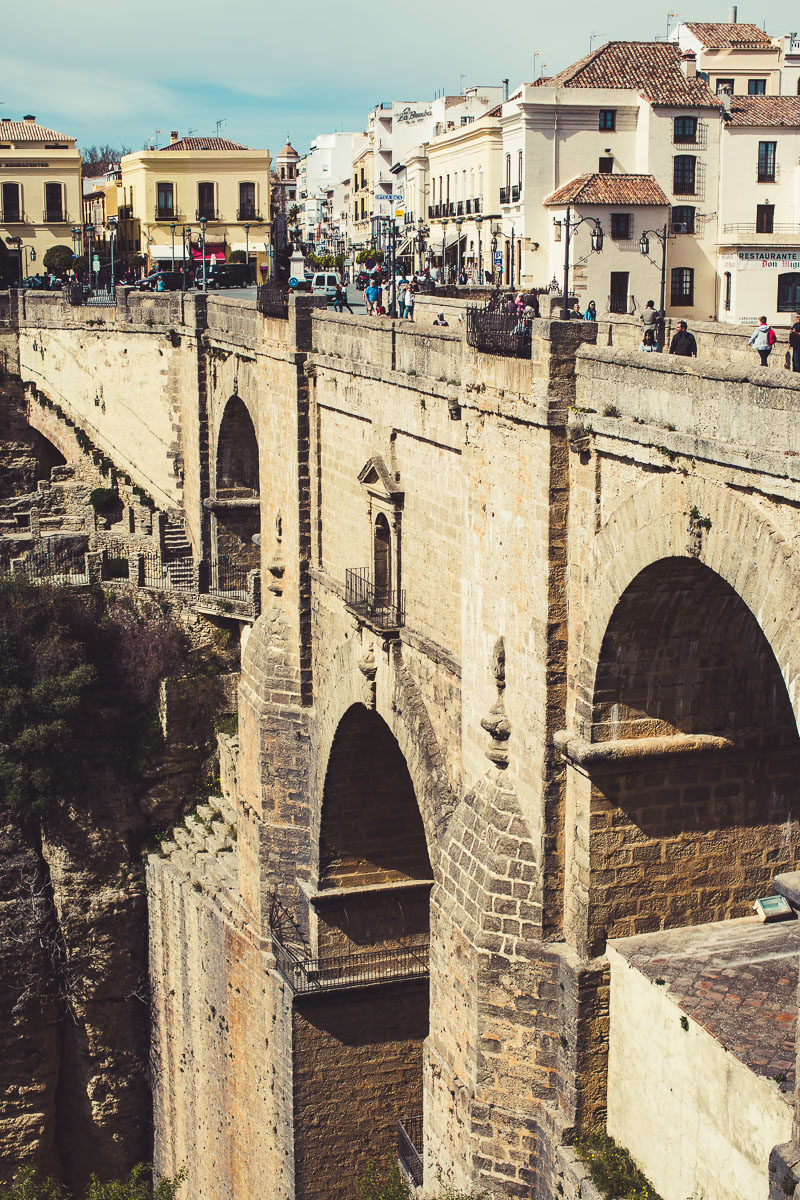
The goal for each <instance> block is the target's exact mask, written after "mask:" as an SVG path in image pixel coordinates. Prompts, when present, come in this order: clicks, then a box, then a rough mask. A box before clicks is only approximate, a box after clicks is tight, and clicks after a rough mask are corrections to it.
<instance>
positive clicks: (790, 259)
mask: <svg viewBox="0 0 800 1200" xmlns="http://www.w3.org/2000/svg"><path fill="white" fill-rule="evenodd" d="M731 260H732V261H734V262H735V265H736V267H737V268H738V269H739V270H740V271H762V270H773V271H780V270H788V271H799V270H800V250H739V251H738V252H737V253H736V255H735V256H733V255H731ZM729 261H730V260H729Z"/></svg>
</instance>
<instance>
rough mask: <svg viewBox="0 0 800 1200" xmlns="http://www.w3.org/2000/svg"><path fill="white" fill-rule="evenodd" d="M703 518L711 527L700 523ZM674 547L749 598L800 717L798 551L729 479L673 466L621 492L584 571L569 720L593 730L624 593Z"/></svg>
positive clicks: (578, 728)
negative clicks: (604, 655) (604, 654)
mask: <svg viewBox="0 0 800 1200" xmlns="http://www.w3.org/2000/svg"><path fill="white" fill-rule="evenodd" d="M693 510H694V512H695V514H696V515H695V517H694V519H693V517H692V512H693ZM706 519H707V520H709V521H710V522H711V527H710V529H709V528H706V527H704V525H701V524H699V522H701V521H702V522H705V520H706ZM673 557H678V558H680V557H690V558H694V559H696V560H697V561H699V562H701V563H704V564H705V565H706V566H707V567H709V568H710V569H711V570H712V571H714V572H716V574H717V575H719V576H720V577H721V578H722V579H723V580H725V582H726V583H727V584H729V585H730V587H731V588H732V589H733V590H734V592H736V593H737V595H738V596H739V597H740V598H741V600H742V601H743V602H744V603H745V604H746V605H747V607H748V608H749V610H750V611H751V613H752V614H753V616H754V617H755V619H756V621H757V622H758V624H759V626H760V628H761V630H762V632H763V634H764V636H765V637H766V639H767V641H768V642H769V645H770V646H771V648H772V652H773V654H774V655H775V659H776V661H777V663H778V666H779V667H780V670H781V674H782V676H783V679H784V682H785V684H786V689H787V691H788V693H789V698H790V700H791V702H792V708H793V710H794V713H795V717H796V718H798V719H800V636H798V635H800V620H798V616H797V601H798V597H800V557H798V555H797V554H796V552H795V550H794V547H793V546H792V544H791V542H790V541H789V540H788V539H787V538H786V537H785V536H784V535H783V534H782V533H781V532H780V531H779V530H778V529H777V528H776V526H775V525H774V524H772V523H771V522H770V520H769V519H768V517H767V516H766V515H765V514H764V512H763V511H761V510H760V509H759V508H757V507H756V506H755V505H754V504H752V503H750V502H748V501H746V500H743V499H741V498H740V497H739V496H738V495H737V494H736V493H735V492H734V491H732V489H730V488H728V487H725V486H724V485H722V484H716V483H711V482H709V481H707V480H703V479H700V478H697V477H688V478H687V477H685V476H681V475H678V474H677V473H670V474H668V475H663V476H658V477H656V478H654V479H652V480H650V481H649V482H648V483H647V484H645V486H644V487H642V488H640V489H638V490H637V491H636V492H635V493H634V494H633V495H632V496H631V497H629V499H627V500H626V501H624V502H623V503H622V504H621V505H620V506H619V507H618V508H617V509H616V510H615V511H614V513H613V514H612V515H611V517H610V518H609V520H608V522H607V523H606V524H605V525H604V526H603V527H602V529H601V530H600V531H599V533H598V534H597V537H596V538H595V540H594V543H593V546H592V549H591V552H590V556H589V560H588V563H587V568H586V572H585V578H586V579H587V580H592V581H593V582H592V584H591V586H587V588H586V593H585V595H584V597H583V598H582V603H583V608H584V611H585V612H586V614H587V617H586V620H585V622H584V625H583V629H582V630H581V631H580V634H579V644H578V645H577V647H576V650H577V654H576V655H575V657H574V658H573V663H575V678H576V688H575V695H574V697H573V698H572V701H571V703H570V710H571V711H570V716H569V724H570V728H571V730H572V731H573V732H575V733H577V734H578V735H579V736H581V737H583V738H585V739H586V740H591V737H592V730H591V712H592V696H593V693H594V685H595V677H596V672H597V664H598V661H599V657H600V651H601V646H602V642H603V638H604V636H605V632H606V629H607V627H608V624H609V621H610V620H611V616H612V613H613V612H614V610H615V608H616V606H617V604H618V602H619V599H620V597H621V596H622V595H623V593H624V592H625V590H626V588H627V587H628V586H629V585H630V584H631V582H632V580H633V579H634V578H635V577H636V576H637V575H638V574H639V573H640V572H641V571H643V570H644V569H645V568H646V567H648V566H650V565H651V564H653V563H655V562H658V561H659V560H661V559H667V558H673Z"/></svg>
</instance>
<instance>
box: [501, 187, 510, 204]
mask: <svg viewBox="0 0 800 1200" xmlns="http://www.w3.org/2000/svg"><path fill="white" fill-rule="evenodd" d="M500 203H501V204H510V203H511V188H510V187H501V188H500Z"/></svg>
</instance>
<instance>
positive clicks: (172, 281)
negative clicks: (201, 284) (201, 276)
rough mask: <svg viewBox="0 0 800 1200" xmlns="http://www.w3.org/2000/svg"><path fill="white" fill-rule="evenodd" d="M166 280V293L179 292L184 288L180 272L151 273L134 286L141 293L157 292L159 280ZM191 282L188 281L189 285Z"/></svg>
mask: <svg viewBox="0 0 800 1200" xmlns="http://www.w3.org/2000/svg"><path fill="white" fill-rule="evenodd" d="M159 279H163V280H164V291H165V292H179V291H180V290H181V286H182V277H181V273H180V271H151V272H150V274H149V275H145V277H144V279H137V280H136V283H135V284H134V285H133V286H134V287H135V288H138V290H139V291H140V292H155V291H156V290H157V284H158V280H159ZM190 284H191V281H190V280H187V285H190Z"/></svg>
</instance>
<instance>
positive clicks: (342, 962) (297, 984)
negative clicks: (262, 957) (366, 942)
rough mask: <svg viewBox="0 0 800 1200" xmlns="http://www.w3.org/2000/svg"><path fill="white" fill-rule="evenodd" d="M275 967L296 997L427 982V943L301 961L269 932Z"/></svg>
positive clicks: (274, 933) (323, 956) (301, 959)
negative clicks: (394, 982)
mask: <svg viewBox="0 0 800 1200" xmlns="http://www.w3.org/2000/svg"><path fill="white" fill-rule="evenodd" d="M272 952H273V954H274V955H275V966H276V967H277V969H278V971H279V972H280V974H281V975H282V977H283V978H284V979H285V980H286V982H287V983H288V985H289V987H290V988H291V989H292V991H293V992H294V993H295V994H303V993H306V992H330V991H340V990H341V989H342V988H352V987H368V986H370V985H371V984H376V983H387V982H391V981H392V980H400V979H427V977H428V956H429V944H428V943H427V942H426V943H421V944H420V945H418V946H397V947H391V948H389V949H384V950H365V951H359V952H358V953H356V954H327V955H322V956H321V957H320V958H300V957H299V956H298V954H297V952H296V951H294V950H290V949H289V947H288V946H285V945H284V944H283V942H281V941H280V939H279V938H278V936H277V934H276V932H275V931H274V930H273V932H272Z"/></svg>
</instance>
